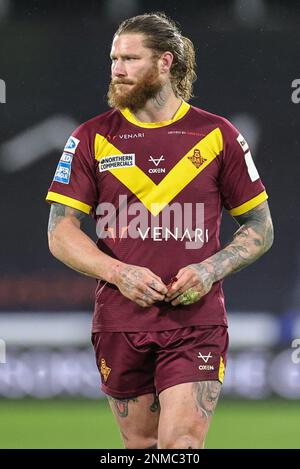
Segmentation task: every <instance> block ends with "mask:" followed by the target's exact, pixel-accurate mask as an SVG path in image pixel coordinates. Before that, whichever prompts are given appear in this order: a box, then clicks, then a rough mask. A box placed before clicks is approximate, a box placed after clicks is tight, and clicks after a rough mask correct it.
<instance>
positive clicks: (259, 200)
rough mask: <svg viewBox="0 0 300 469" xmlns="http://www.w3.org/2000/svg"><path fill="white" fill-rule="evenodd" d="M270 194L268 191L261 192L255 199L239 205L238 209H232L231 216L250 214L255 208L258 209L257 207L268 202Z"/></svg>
mask: <svg viewBox="0 0 300 469" xmlns="http://www.w3.org/2000/svg"><path fill="white" fill-rule="evenodd" d="M267 198H268V194H267V193H266V191H263V192H261V193H260V194H258V195H257V196H256V197H253V199H250V200H248V201H247V202H245V203H244V204H242V205H239V206H238V207H235V208H232V209H231V210H229V213H230V215H232V216H233V217H237V216H238V215H243V214H244V213H246V212H248V211H249V210H252V209H253V208H255V207H257V205H259V204H261V203H262V202H264V201H265V200H267Z"/></svg>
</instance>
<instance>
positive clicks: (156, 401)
mask: <svg viewBox="0 0 300 469" xmlns="http://www.w3.org/2000/svg"><path fill="white" fill-rule="evenodd" d="M153 398H154V400H153V402H152V404H151V406H150V410H151V412H156V411H157V410H159V399H158V396H157V395H156V394H153Z"/></svg>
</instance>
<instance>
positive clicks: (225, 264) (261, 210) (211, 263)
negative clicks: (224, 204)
mask: <svg viewBox="0 0 300 469" xmlns="http://www.w3.org/2000/svg"><path fill="white" fill-rule="evenodd" d="M236 220H237V221H238V223H239V224H240V225H241V226H240V228H239V229H238V230H237V231H236V232H235V233H234V235H233V240H232V241H231V242H230V243H229V244H228V245H227V246H226V247H225V248H224V249H222V250H221V251H220V252H218V253H216V254H215V255H213V256H212V257H210V258H209V259H207V260H206V261H205V263H204V264H205V266H206V268H207V271H209V272H213V273H214V281H215V282H216V281H218V280H220V279H222V278H224V277H226V275H228V274H231V273H234V272H238V271H239V270H242V269H243V268H244V267H246V266H248V265H249V264H251V263H252V262H254V261H256V260H257V259H258V258H259V257H261V256H262V255H263V254H264V253H265V252H266V251H267V250H268V249H270V247H271V246H272V243H273V225H272V220H271V215H270V211H269V208H268V204H267V202H263V203H262V204H260V205H259V206H258V207H256V208H254V209H252V210H250V211H249V212H247V213H245V214H244V215H240V216H238V217H236ZM200 265H201V264H200ZM202 265H203V264H202Z"/></svg>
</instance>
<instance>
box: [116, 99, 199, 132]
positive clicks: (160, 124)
mask: <svg viewBox="0 0 300 469" xmlns="http://www.w3.org/2000/svg"><path fill="white" fill-rule="evenodd" d="M190 107H191V106H190V104H188V103H186V102H185V101H182V103H181V105H180V106H179V108H178V110H177V111H176V114H175V115H174V116H173V119H171V120H169V121H162V122H141V121H138V120H137V119H136V118H135V116H134V115H133V114H131V112H130V111H129V109H128V108H125V109H121V110H120V112H121V114H122V116H123V117H125V119H126V120H128V121H129V122H131V123H132V124H134V125H137V126H138V127H144V128H148V129H153V128H156V127H164V126H165V125H170V124H173V123H174V122H176V121H178V120H179V119H182V117H184V116H185V115H186V113H187V112H188V110H189V109H190Z"/></svg>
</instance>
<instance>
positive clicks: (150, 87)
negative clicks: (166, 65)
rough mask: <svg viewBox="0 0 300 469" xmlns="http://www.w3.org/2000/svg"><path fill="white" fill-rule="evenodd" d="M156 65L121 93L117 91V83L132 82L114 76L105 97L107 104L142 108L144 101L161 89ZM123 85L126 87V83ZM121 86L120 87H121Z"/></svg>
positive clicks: (118, 106) (122, 107)
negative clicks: (128, 89)
mask: <svg viewBox="0 0 300 469" xmlns="http://www.w3.org/2000/svg"><path fill="white" fill-rule="evenodd" d="M158 76H159V73H158V67H157V64H154V66H153V68H151V69H150V70H149V71H148V72H147V73H145V75H144V76H143V77H142V78H141V79H140V80H139V81H138V82H137V83H136V84H134V85H133V86H132V87H131V90H130V91H127V93H123V94H122V92H120V89H119V91H117V89H118V88H119V87H118V86H117V84H118V83H128V84H132V81H130V80H126V78H116V79H114V80H112V81H111V82H110V85H109V89H108V93H107V97H108V104H109V106H110V107H115V108H117V109H124V108H129V109H130V110H131V111H134V112H135V111H138V110H139V109H142V108H143V107H144V106H145V104H146V102H147V101H148V100H149V99H151V98H154V97H155V96H156V95H157V93H158V92H159V91H160V90H161V89H162V84H161V83H160V81H159V79H158ZM123 87H125V88H126V85H125V86H124V85H123ZM121 88H122V87H121Z"/></svg>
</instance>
